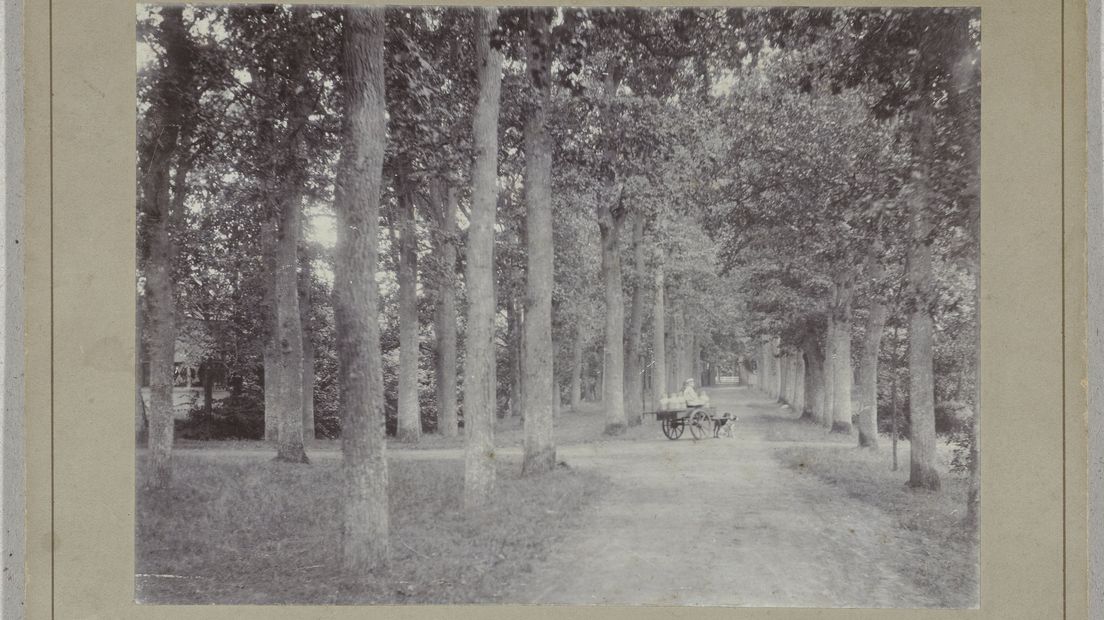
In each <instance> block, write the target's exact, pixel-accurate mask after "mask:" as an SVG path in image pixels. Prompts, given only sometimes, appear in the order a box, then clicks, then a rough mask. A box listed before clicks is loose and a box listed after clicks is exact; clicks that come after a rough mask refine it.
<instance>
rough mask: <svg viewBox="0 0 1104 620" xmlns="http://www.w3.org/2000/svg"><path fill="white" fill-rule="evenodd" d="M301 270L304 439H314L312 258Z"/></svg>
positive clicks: (302, 259) (307, 258)
mask: <svg viewBox="0 0 1104 620" xmlns="http://www.w3.org/2000/svg"><path fill="white" fill-rule="evenodd" d="M300 221H301V220H300ZM300 264H301V268H300V270H299V325H300V329H301V331H302V332H303V439H304V440H306V439H314V438H315V433H314V373H315V369H314V325H313V321H312V320H311V306H312V305H313V303H314V296H313V295H312V293H311V284H312V281H313V279H314V276H313V270H312V269H311V258H310V256H309V255H307V254H306V253H303V254H302V255H301V256H300Z"/></svg>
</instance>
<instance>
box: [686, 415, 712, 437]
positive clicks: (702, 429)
mask: <svg viewBox="0 0 1104 620" xmlns="http://www.w3.org/2000/svg"><path fill="white" fill-rule="evenodd" d="M686 422H687V424H689V425H690V434H691V435H693V437H694V439H704V438H706V437H708V436H709V434H710V433H712V432H713V431H712V428H713V421H712V420H710V419H709V414H707V413H706V412H704V411H695V412H694V413H691V414H690V417H689V418H688V419H687V420H686Z"/></svg>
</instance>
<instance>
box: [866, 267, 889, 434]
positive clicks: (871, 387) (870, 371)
mask: <svg viewBox="0 0 1104 620" xmlns="http://www.w3.org/2000/svg"><path fill="white" fill-rule="evenodd" d="M884 271H885V269H884V267H882V265H881V263H876V265H875V267H874V271H873V273H872V274H871V275H872V277H873V281H875V282H878V281H880V280H881V278H882V274H883V273H884ZM886 314H887V311H886V305H885V302H884V301H882V299H881V297H880V296H879V295H878V294H877V293H875V294H874V296H873V297H871V301H870V311H869V313H868V314H867V318H866V330H865V335H864V337H863V348H862V354H861V358H860V360H859V447H862V448H877V447H878V352H879V351H881V349H882V333H883V332H884V331H885V323H886Z"/></svg>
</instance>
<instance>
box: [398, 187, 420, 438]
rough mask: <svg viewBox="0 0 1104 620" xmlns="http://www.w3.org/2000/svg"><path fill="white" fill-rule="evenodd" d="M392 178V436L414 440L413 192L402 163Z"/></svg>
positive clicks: (415, 264) (415, 246) (415, 282)
mask: <svg viewBox="0 0 1104 620" xmlns="http://www.w3.org/2000/svg"><path fill="white" fill-rule="evenodd" d="M397 177H398V178H397V179H396V184H395V186H396V188H397V193H398V208H399V212H398V225H399V273H398V280H399V390H398V413H397V419H396V437H397V439H398V440H399V441H402V442H405V443H416V442H417V441H418V439H420V438H421V436H422V413H421V407H420V406H419V403H418V355H419V352H420V351H419V349H420V347H419V343H418V231H417V224H416V223H415V219H414V217H415V216H414V196H413V190H412V188H411V187H410V182H409V179H408V178H407V176H406V170H405V165H404V166H402V167H401V169H400V172H399V174H398V175H397Z"/></svg>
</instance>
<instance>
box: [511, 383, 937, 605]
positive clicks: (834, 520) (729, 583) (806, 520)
mask: <svg viewBox="0 0 1104 620" xmlns="http://www.w3.org/2000/svg"><path fill="white" fill-rule="evenodd" d="M711 396H712V398H713V401H714V403H715V405H716V406H717V408H718V409H721V410H729V411H733V412H735V413H736V414H737V415H740V416H741V418H743V420H741V422H740V423H739V426H738V427H737V428H738V429H739V430H738V433H737V437H736V438H735V439H708V440H703V441H696V442H695V441H692V440H690V438H689V435H690V434H689V433H685V434H684V436H683V438H682V439H679V440H678V441H668V440H666V439H663V438H662V437H661V436H660V435H659V429H658V428H657V429H656V435H657V439H656V440H655V441H650V442H608V443H604V444H595V445H589V446H577V447H569V446H565V447H564V448H563V449H562V450H560V454H561V456H562V457H563V458H565V459H566V460H567V461H568V462H569V463H571V464H572V466H574V467H579V468H591V467H593V468H598V469H600V470H601V471H602V472H603V473H605V474H606V475H608V476H609V477H610V478H611V479H612V480H613V487H612V489H611V491H610V493H609V494H607V495H606V496H604V497H603V498H602V499H601V500H600V501H599V504H598V505H597V507H596V509H595V510H594V511H593V512H592V514H591V515H590V516H589V518H588V520H587V524H586V528H585V530H582V531H581V532H580V534H579V535H578V536H577V537H576V538H574V539H572V540H569V541H567V542H566V543H565V544H564V545H562V546H561V547H560V548H559V550H558V551H557V552H556V553H555V554H554V555H553V556H552V557H550V558H549V560H548V561H547V562H545V563H544V564H543V565H541V566H539V567H537V569H536V570H535V572H534V573H533V574H531V575H528V576H527V578H526V579H525V585H524V586H523V587H522V588H521V589H520V590H519V593H518V600H517V601H516V602H519V603H566V604H630V605H632V604H659V605H664V604H666V605H671V604H674V605H687V604H690V605H738V606H787V607H804V606H831V607H927V606H932V605H937V604H938V602H937V601H931V600H927V599H926V597H925V596H924V595H923V594H921V593H920V592H919V591H917V590H916V589H915V588H914V587H913V586H912V585H911V584H910V583H909V582H908V580H906V579H904V578H903V577H902V576H901V575H900V574H898V573H897V572H895V571H894V570H893V569H892V568H891V564H890V560H889V559H890V554H894V553H901V552H902V551H903V549H902V546H904V545H909V544H911V543H909V542H907V541H906V540H904V539H903V538H901V537H900V536H898V535H897V531H898V528H897V526H896V525H895V524H894V521H893V519H892V517H891V516H889V515H887V514H885V513H883V512H881V511H879V510H878V509H876V508H873V507H871V506H868V505H866V504H863V503H860V502H858V501H857V500H851V499H848V498H846V497H841V496H840V495H839V493H838V490H835V489H832V488H831V487H830V486H828V485H826V484H825V483H823V482H821V481H819V480H817V479H816V478H814V477H813V476H812V475H807V474H802V473H800V472H798V471H794V470H790V469H787V468H784V467H783V466H782V465H780V464H779V462H778V461H777V459H775V458H774V457H773V456H772V451H773V450H775V449H779V448H780V447H781V444H778V443H772V442H768V441H765V440H764V439H763V438H762V436H761V433H762V430H763V429H762V424H761V423H756V422H755V421H754V420H755V419H760V420H761V419H762V416H763V415H764V414H766V415H772V414H773V415H789V413H788V412H787V411H784V410H781V409H778V408H776V407H774V406H773V405H770V404H769V403H766V402H765V401H764V400H763V399H762V398H760V397H758V396H756V395H754V394H752V393H749V392H748V391H746V390H743V389H738V388H726V389H719V390H713V391H711ZM749 420H750V421H749Z"/></svg>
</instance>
